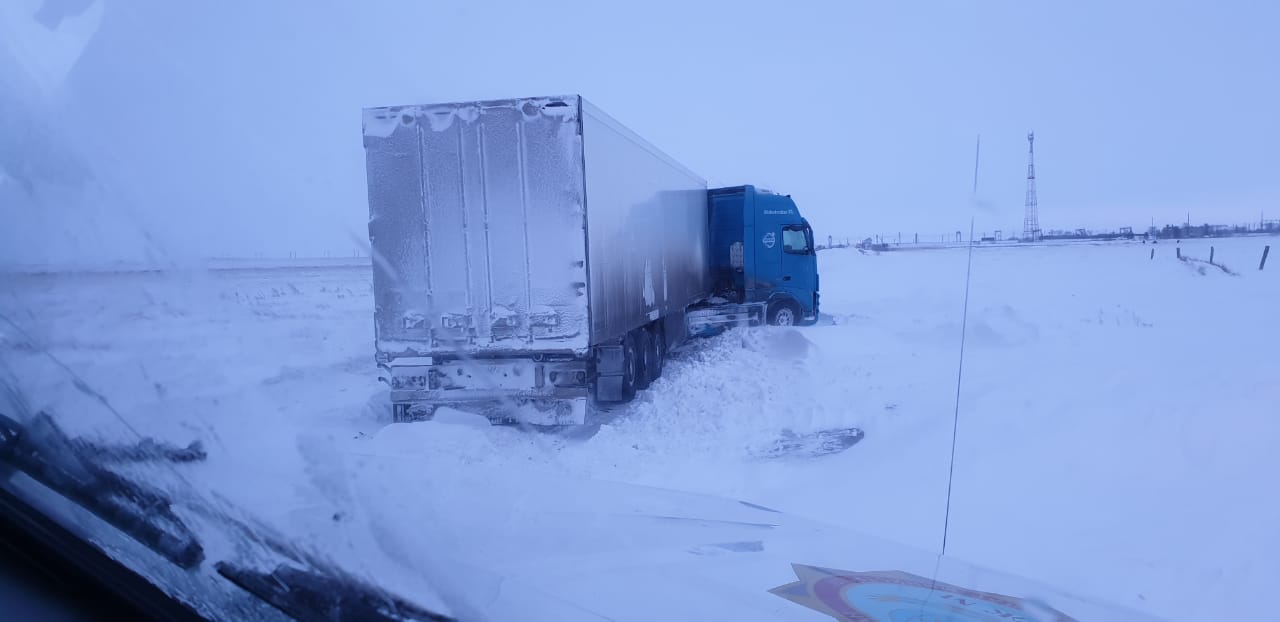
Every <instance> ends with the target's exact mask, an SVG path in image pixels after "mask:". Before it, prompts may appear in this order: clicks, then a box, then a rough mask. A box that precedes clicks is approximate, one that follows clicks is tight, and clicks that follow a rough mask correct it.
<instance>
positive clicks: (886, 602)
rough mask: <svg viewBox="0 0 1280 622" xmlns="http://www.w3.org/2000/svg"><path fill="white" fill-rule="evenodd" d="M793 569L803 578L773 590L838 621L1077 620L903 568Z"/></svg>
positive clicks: (1051, 610)
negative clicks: (870, 569) (862, 570)
mask: <svg viewBox="0 0 1280 622" xmlns="http://www.w3.org/2000/svg"><path fill="white" fill-rule="evenodd" d="M791 567H792V569H793V570H795V573H796V578H798V579H799V580H798V581H796V582H794V583H788V584H786V585H780V586H778V587H775V588H773V589H771V590H769V592H771V593H773V594H777V595H778V596H781V597H783V598H785V599H787V600H790V601H793V602H796V603H799V604H801V605H804V606H805V607H808V608H810V609H813V610H816V611H819V612H822V613H825V614H827V615H829V616H831V617H833V618H835V619H837V620H852V621H854V622H882V621H883V622H889V621H897V620H954V621H955V622H962V621H966V620H971V621H973V622H1077V621H1076V620H1075V618H1072V617H1070V616H1068V615H1066V614H1064V613H1062V612H1060V611H1057V610H1056V609H1053V608H1051V607H1048V606H1046V605H1043V604H1040V603H1038V602H1034V601H1029V600H1026V599H1022V598H1014V597H1012V596H1004V595H1001V594H992V593H990V592H979V591H976V590H970V589H965V588H962V587H957V586H954V585H949V584H947V583H942V582H939V581H933V580H930V579H928V578H925V577H921V576H917V575H913V574H910V573H907V572H900V571H897V570H889V571H875V572H852V571H848V570H832V569H830V568H819V567H817V566H805V565H803V564H792V565H791Z"/></svg>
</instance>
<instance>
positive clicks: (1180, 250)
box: [1178, 246, 1182, 259]
mask: <svg viewBox="0 0 1280 622" xmlns="http://www.w3.org/2000/svg"><path fill="white" fill-rule="evenodd" d="M1178 259H1182V247H1181V246H1179V247H1178Z"/></svg>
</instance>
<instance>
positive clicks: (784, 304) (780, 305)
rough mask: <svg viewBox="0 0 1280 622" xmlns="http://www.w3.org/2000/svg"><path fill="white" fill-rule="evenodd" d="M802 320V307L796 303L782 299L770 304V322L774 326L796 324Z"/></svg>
mask: <svg viewBox="0 0 1280 622" xmlns="http://www.w3.org/2000/svg"><path fill="white" fill-rule="evenodd" d="M799 321H800V309H799V308H798V307H796V304H795V303H794V302H791V301H787V300H780V301H778V302H775V303H773V304H770V305H769V324H771V325H773V326H795V325H796V324H797V323H799Z"/></svg>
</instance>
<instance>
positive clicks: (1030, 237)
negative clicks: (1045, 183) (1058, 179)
mask: <svg viewBox="0 0 1280 622" xmlns="http://www.w3.org/2000/svg"><path fill="white" fill-rule="evenodd" d="M1022 239H1023V241H1028V242H1035V241H1037V240H1039V239H1040V202H1039V200H1038V199H1037V198H1036V134H1035V132H1028V133H1027V203H1026V211H1025V212H1024V213H1023V215H1022Z"/></svg>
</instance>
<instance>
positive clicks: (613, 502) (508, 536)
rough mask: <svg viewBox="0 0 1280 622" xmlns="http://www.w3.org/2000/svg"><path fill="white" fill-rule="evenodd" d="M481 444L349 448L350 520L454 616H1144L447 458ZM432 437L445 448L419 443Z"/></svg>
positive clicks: (726, 513) (453, 436)
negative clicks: (433, 589) (425, 583)
mask: <svg viewBox="0 0 1280 622" xmlns="http://www.w3.org/2000/svg"><path fill="white" fill-rule="evenodd" d="M481 438H482V430H481V429H479V428H473V427H468V426H465V425H451V424H445V423H436V422H432V423H419V424H397V425H391V426H388V427H387V428H385V429H384V430H382V431H381V432H380V433H379V434H378V435H376V436H375V438H374V439H372V442H371V443H370V446H369V447H368V449H367V450H366V451H363V452H361V453H360V454H359V455H358V456H351V458H354V459H357V460H358V464H359V467H358V468H357V469H354V471H353V473H354V476H353V477H354V479H353V480H351V481H350V483H351V484H352V488H353V490H356V491H357V492H356V493H355V497H356V498H357V499H358V501H357V503H356V506H357V507H358V509H357V510H356V512H357V513H358V514H359V515H360V516H361V518H360V519H358V520H359V521H363V522H362V524H363V526H364V527H367V529H368V531H369V533H371V534H376V538H375V539H376V540H377V542H378V548H379V549H380V551H381V553H382V554H385V555H387V556H388V557H389V558H391V559H393V560H395V562H396V563H397V564H399V565H401V566H403V567H405V568H406V569H414V570H417V571H419V572H423V573H426V574H428V575H430V576H431V577H432V579H431V580H432V583H434V584H436V586H437V587H438V588H439V589H440V590H441V591H442V592H443V593H444V594H445V595H446V600H449V601H451V602H450V603H449V604H450V606H451V608H453V609H454V610H455V613H457V614H458V615H459V617H461V618H462V619H471V618H489V619H523V620H577V619H581V620H590V619H620V620H628V619H635V620H640V619H644V620H649V619H737V620H757V619H758V620H815V619H822V616H821V615H819V614H820V612H826V613H828V614H831V615H837V614H839V615H844V616H846V617H847V619H865V620H882V619H883V620H890V619H892V620H897V619H907V618H901V617H900V615H899V614H903V615H906V614H908V613H913V614H915V615H920V614H923V613H925V612H930V613H937V614H939V615H941V614H944V613H947V612H950V613H951V614H954V615H955V616H956V617H957V619H971V620H987V619H990V620H999V619H1019V618H1018V617H1017V616H1019V615H1021V616H1022V618H1021V619H1025V620H1139V619H1144V618H1143V617H1142V616H1141V615H1139V614H1137V613H1135V612H1132V611H1125V610H1122V609H1119V608H1116V607H1111V606H1108V605H1106V604H1103V603H1098V602H1094V601H1090V600H1086V599H1082V598H1078V597H1075V596H1072V595H1069V594H1064V593H1062V592H1060V591H1058V590H1055V589H1054V588H1052V587H1050V586H1046V585H1042V584H1038V583H1036V582H1034V581H1030V580H1027V579H1023V578H1020V577H1016V576H1012V575H1008V574H1003V573H998V572H993V571H989V570H986V569H983V568H979V567H977V566H974V565H970V564H967V563H965V562H963V561H960V560H956V559H952V558H941V559H940V558H939V557H938V556H937V555H936V554H935V553H933V552H930V551H924V550H920V549H915V548H912V547H908V546H904V545H900V544H897V543H894V542H891V541H888V540H884V539H880V538H876V537H871V536H866V535H862V534H858V533H855V532H851V531H848V530H845V529H841V528H836V527H832V526H830V525H825V524H822V523H819V522H816V521H812V520H807V519H803V518H799V517H796V516H791V515H788V514H785V513H782V512H778V511H776V510H773V509H771V508H768V507H764V506H761V505H756V504H753V503H751V502H750V501H747V500H738V499H725V498H718V497H714V496H707V495H700V494H692V493H685V492H677V491H673V490H667V489H661V488H651V487H645V486H638V485H634V484H624V483H619V482H612V481H606V480H601V479H590V478H583V477H579V476H573V475H570V474H566V473H560V472H554V469H553V468H551V467H546V466H545V465H538V466H534V465H532V464H531V465H529V467H528V468H523V469H513V468H510V467H509V466H507V467H496V466H494V465H492V464H486V463H483V462H481V461H475V462H474V463H473V464H472V465H471V466H469V467H468V468H464V469H458V468H456V465H457V460H458V458H459V456H465V455H466V453H467V451H469V450H471V449H475V450H483V448H484V445H483V444H482V443H479V442H478V441H479V440H480V439H481ZM444 445H448V446H450V447H452V448H453V449H454V450H455V451H448V452H435V453H433V452H425V451H423V450H422V448H424V447H431V446H436V447H439V446H444ZM451 465H452V466H451ZM472 467H473V468H472ZM443 473H448V476H447V477H441V476H437V475H435V474H443ZM866 511H871V512H885V511H892V508H880V507H875V508H872V507H868V508H866ZM855 614H858V615H862V616H863V617H858V615H855ZM1002 616H1004V617H1002ZM910 619H915V618H914V617H912V618H910Z"/></svg>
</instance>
